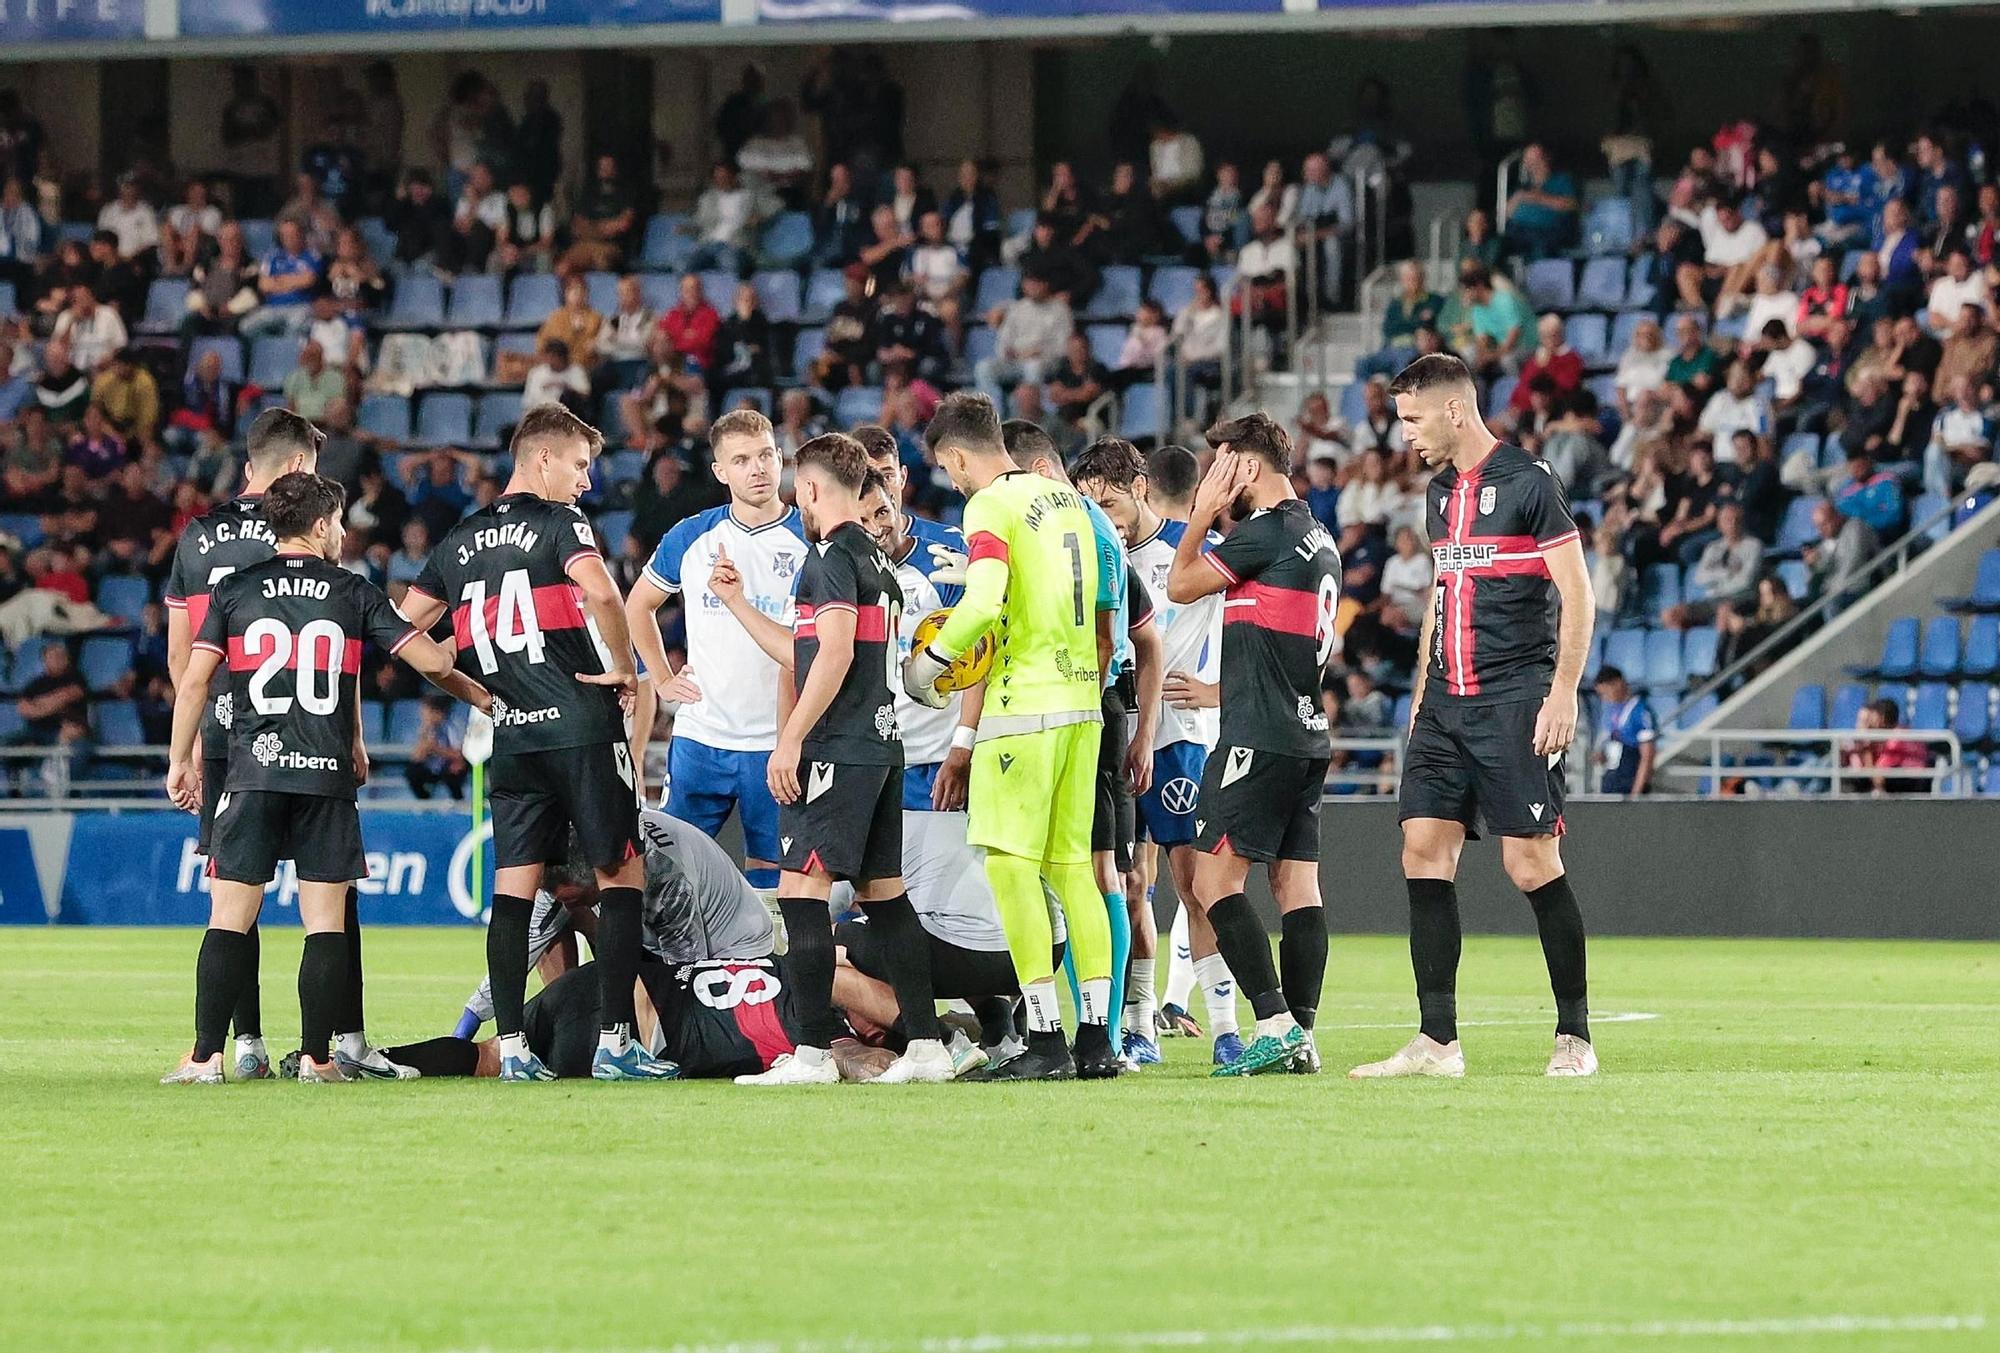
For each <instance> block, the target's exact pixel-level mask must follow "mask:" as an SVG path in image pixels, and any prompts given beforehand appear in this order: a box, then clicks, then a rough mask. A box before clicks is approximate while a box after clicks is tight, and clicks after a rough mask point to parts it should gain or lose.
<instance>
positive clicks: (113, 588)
mask: <svg viewBox="0 0 2000 1353" xmlns="http://www.w3.org/2000/svg"><path fill="white" fill-rule="evenodd" d="M152 599H153V585H152V584H151V583H149V582H147V581H146V580H145V579H144V578H134V577H130V576H128V575H126V574H122V573H117V574H113V575H112V576H110V577H108V578H106V579H105V580H104V581H103V582H101V583H99V584H98V585H97V609H98V610H100V611H103V612H104V613H105V614H106V615H115V616H117V617H118V618H119V619H121V620H128V621H130V622H132V623H133V624H135V625H136V624H138V623H139V617H140V615H141V614H143V613H144V611H145V609H146V603H147V602H149V601H151V600H152Z"/></svg>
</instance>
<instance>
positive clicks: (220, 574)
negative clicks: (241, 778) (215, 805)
mask: <svg viewBox="0 0 2000 1353" xmlns="http://www.w3.org/2000/svg"><path fill="white" fill-rule="evenodd" d="M262 502H263V500H262V498H261V497H258V496H255V495H250V494H246V495H244V496H243V497H241V498H237V499H233V500H232V501H230V502H227V503H220V504H218V505H216V506H215V507H213V508H211V509H209V511H208V512H207V513H205V514H203V515H202V516H200V517H197V518H195V519H194V520H193V521H191V522H189V523H188V524H187V527H186V529H185V530H183V531H182V532H181V538H180V542H179V543H178V544H176V545H175V546H174V562H173V566H172V568H171V569H170V570H169V572H168V574H167V605H168V606H169V607H171V608H172V609H174V610H177V611H186V612H187V618H188V633H189V634H191V635H192V634H199V633H201V624H202V621H203V620H205V619H207V618H208V597H209V593H210V592H212V591H213V590H214V588H215V585H216V584H217V583H218V582H220V581H222V579H224V578H226V577H228V576H229V575H230V574H232V573H234V572H236V570H238V569H240V568H248V567H249V566H250V565H252V564H261V563H263V562H264V561H265V560H266V559H269V558H270V557H271V556H272V555H274V554H276V553H277V552H278V538H277V537H276V536H274V535H272V534H271V528H270V527H269V526H267V525H265V523H264V515H263V511H262V507H261V504H262ZM216 691H217V694H216V698H215V699H214V700H211V701H209V704H208V708H207V709H206V710H204V711H202V716H201V754H202V756H203V757H204V758H206V759H208V760H210V761H220V760H221V759H222V758H223V757H225V756H227V755H228V754H229V725H228V722H227V720H228V715H229V704H228V687H227V685H226V684H225V683H223V682H220V681H218V682H217V683H216Z"/></svg>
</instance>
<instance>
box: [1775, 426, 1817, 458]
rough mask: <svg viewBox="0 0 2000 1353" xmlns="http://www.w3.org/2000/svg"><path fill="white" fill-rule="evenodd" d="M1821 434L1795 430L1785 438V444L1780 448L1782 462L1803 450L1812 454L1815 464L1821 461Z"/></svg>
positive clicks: (1779, 454) (1779, 455)
mask: <svg viewBox="0 0 2000 1353" xmlns="http://www.w3.org/2000/svg"><path fill="white" fill-rule="evenodd" d="M1819 447H1820V435H1819V434H1818V433H1817V432H1794V433H1793V434H1792V435H1791V436H1789V437H1787V438H1785V444H1784V445H1783V446H1781V447H1779V448H1778V461H1779V463H1780V464H1782V463H1784V462H1785V461H1788V460H1790V459H1791V458H1792V457H1793V456H1795V455H1797V454H1798V453H1799V452H1801V451H1803V452H1805V453H1806V454H1807V455H1809V456H1811V457H1812V459H1813V462H1814V464H1817V463H1818V462H1819Z"/></svg>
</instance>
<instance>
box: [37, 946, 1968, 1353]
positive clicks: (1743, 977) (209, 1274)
mask: <svg viewBox="0 0 2000 1353" xmlns="http://www.w3.org/2000/svg"><path fill="white" fill-rule="evenodd" d="M5 935H6V937H5V939H4V941H0V946H4V947H0V953H4V954H5V956H6V959H7V962H6V964H5V968H4V970H0V973H4V975H0V1161H4V1162H5V1190H6V1197H5V1199H4V1201H0V1274H4V1291H5V1293H6V1295H5V1296H4V1298H0V1347H10V1348H21V1349H31V1348H33V1349H85V1348H92V1349H94V1348H118V1349H136V1348H145V1349H156V1348H160V1349H165V1348H218V1349H252V1348H258V1349H261V1348H312V1349H432V1348H459V1349H481V1348H486V1349H558V1348H587V1349H648V1348H653V1349H658V1348H675V1347H679V1348H683V1349H703V1350H720V1349H725V1348H728V1349H739V1350H744V1351H745V1353H749V1351H750V1350H763V1351H765V1353H788V1351H792V1350H824V1351H825V1353H892V1351H894V1350H906V1349H908V1350H923V1349H933V1350H940V1351H942V1350H961V1351H962V1353H1007V1351H1008V1350H1017V1349H1018V1350H1039V1349H1094V1348H1106V1349H1152V1348H1161V1349H1176V1348H1203V1347H1226V1348H1240V1349H1261V1348H1298V1349H1305V1348H1333V1347H1349V1346H1353V1347H1371V1346H1385V1347H1386V1346H1394V1345H1401V1344H1418V1343H1438V1344H1445V1345H1449V1346H1451V1347H1454V1348H1466V1349H1481V1348H1505V1349H1529V1348H1533V1349H1563V1350H1570V1349H1576V1350H1583V1349H1617V1348H1684V1349H1695V1348H1710V1347H1716V1348H1743V1349H1762V1348H1778V1349H1794V1348H1798V1349H1804V1348H1843V1349H1845V1348H1852V1349H1868V1350H1876V1349H1905V1348H1931V1347H1940V1348H1966V1349H1971V1348H1990V1347H1995V1346H1996V1345H2000V1296H1996V1293H2000V1286H1996V1275H2000V1172H1996V1161H2000V1037H1996V1036H2000V946H1981V945H1969V944H1944V943H1853V942H1772V941H1669V940H1600V941H1597V942H1595V943H1594V944H1593V946H1592V950H1591V985H1592V995H1593V1003H1594V1005H1595V1007H1596V1011H1595V1025H1594V1033H1595V1037H1596V1042H1597V1046H1598V1049H1599V1052H1600V1054H1601V1056H1602V1058H1603V1063H1604V1074H1603V1075H1602V1076H1601V1077H1600V1078H1598V1079H1597V1080H1594V1081H1576V1082H1560V1081H1548V1080H1545V1079H1543V1078H1542V1076H1541V1074H1540V1073H1541V1069H1542V1065H1543V1063H1544V1061H1545V1060H1546V1058H1547V1055H1548V1048H1549V1026H1550V1024H1551V1021H1552V1014H1551V1010H1550V1003H1549V998H1548V993H1547V989H1546V986H1545V985H1544V976H1543V972H1542V965H1541V955H1540V951H1539V949H1538V948H1537V947H1536V946H1535V944H1534V942H1533V941H1532V940H1531V939H1528V940H1524V939H1490V938H1489V939H1472V940H1469V941H1468V943H1467V946H1466V958H1465V966H1464V973H1463V977H1462V979H1461V988H1462V992H1461V1019H1462V1020H1463V1021H1464V1036H1465V1040H1466V1049H1467V1056H1468V1059H1469V1061H1470V1064H1471V1074H1470V1076H1469V1077H1468V1078H1467V1079H1466V1080H1465V1081H1463V1082H1459V1083H1448V1082H1394V1083H1372V1084H1357V1083H1353V1082H1349V1081H1347V1080H1346V1079H1344V1078H1343V1077H1342V1076H1341V1075H1340V1074H1339V1073H1340V1072H1342V1071H1344V1070H1345V1068H1346V1067H1348V1066H1349V1065H1351V1064H1353V1063H1354V1062H1357V1061H1361V1060H1366V1059H1370V1058H1374V1057H1379V1056H1383V1055H1386V1054H1387V1053H1388V1052H1390V1051H1392V1050H1393V1049H1394V1048H1395V1047H1397V1046H1399V1045H1400V1043H1401V1042H1402V1041H1403V1039H1404V1038H1405V1037H1406V1035H1407V1031H1408V1026H1409V1023H1410V1019H1411V1012H1410V1006H1411V1004H1412V1002H1411V998H1410V997H1409V995H1408V966H1407V957H1406V953H1405V950H1404V946H1403V944H1402V942H1401V941H1400V940H1398V939H1392V938H1382V937H1369V938H1341V937H1336V938H1335V941H1334V946H1333V954H1332V960H1331V963H1330V965H1329V968H1328V973H1327V995H1326V1001H1325V1004H1324V1006H1323V1007H1322V1009H1321V1012H1320V1035H1319V1043H1320V1048H1321V1052H1322V1055H1323V1056H1324V1059H1325V1062H1326V1066H1327V1071H1328V1074H1326V1075H1324V1076H1321V1077H1318V1078H1308V1077H1293V1076H1271V1077H1264V1078H1259V1079H1254V1080H1248V1081H1216V1082H1211V1081H1209V1080H1208V1079H1207V1070H1208V1068H1207V1066H1206V1064H1205V1063H1206V1054H1207V1044H1206V1042H1205V1041H1203V1042H1199V1043H1197V1042H1190V1041H1186V1040H1176V1041H1172V1042H1169V1043H1167V1044H1166V1045H1165V1047H1166V1050H1167V1053H1168V1063H1167V1065H1165V1066H1163V1067H1157V1068H1152V1069H1149V1070H1147V1071H1146V1072H1144V1073H1143V1074H1140V1075H1136V1076H1128V1077H1126V1078H1124V1079H1122V1080H1120V1081H1118V1082H1115V1083H1111V1084H1071V1085H1025V1086H976V1085H967V1086H902V1087H873V1088H871V1087H867V1086H840V1087H826V1088H823V1089H822V1088H817V1087H816V1088H813V1089H807V1090H796V1089H795V1090H787V1091H778V1090H773V1091H763V1092H758V1091H751V1090H739V1089H736V1088H735V1087H733V1086H729V1085H723V1084H704V1083H687V1084H668V1085H597V1084H592V1083H581V1084H575V1083H560V1084H554V1085H500V1084H498V1083H495V1082H478V1083H472V1082H456V1083H453V1082H444V1081H421V1082H416V1083H406V1084H375V1083H369V1084H360V1085H352V1086H324V1087H315V1086H300V1085H295V1084H290V1083H283V1082H280V1083H260V1084H249V1085H236V1084H232V1085H228V1086H224V1087H220V1088H206V1087H173V1088H167V1087H162V1086H159V1085H156V1084H154V1080H155V1078H156V1077H157V1076H158V1075H159V1074H160V1073H161V1072H162V1071H164V1070H166V1069H167V1068H168V1066H169V1065H170V1064H171V1063H172V1062H173V1060H174V1058H175V1057H176V1056H177V1055H178V1054H179V1053H180V1052H181V1051H182V1050H183V1046H184V1043H185V1040H186V1038H187V1032H188V1026H189V1023H190V1019H191V1013H190V1012H191V1007H192V975H191V970H192V965H193V958H194V952H195V947H196V944H197V942H198V933H197V932H196V931H194V930H192V929H189V930H179V931H135V930H124V931H119V930H95V931H93V930H71V929H52V930H40V931H35V930H29V931H23V930H14V929H10V930H8V931H7V932H5ZM297 947H298V932H297V931H296V930H271V931H267V932H266V936H265V943H264V964H263V978H264V1008H265V1017H266V1028H267V1031H268V1033H269V1034H270V1035H271V1042H272V1045H273V1052H274V1054H275V1053H277V1052H282V1051H284V1050H285V1049H287V1048H289V1047H290V1046H291V1045H292V1038H291V1035H292V1033H293V1031H295V1030H296V1028H297V1024H296V1005H295V1001H294V997H293V977H292V974H293V971H294V965H295V960H296V956H297ZM367 954H368V964H369V986H368V998H369V1012H370V1026H371V1028H370V1031H371V1033H372V1034H373V1035H374V1036H375V1037H376V1038H377V1039H378V1040H379V1041H383V1042H389V1041H399V1040H406V1039H413V1038H418V1037H426V1036H430V1035H434V1034H438V1033H442V1032H446V1031H448V1030H449V1027H450V1025H451V1023H452V1020H453V1018H454V1017H455V1015H456V1014H457V1012H458V1009H459V1005H460V1003H461V1001H462V999H463V998H464V996H465V995H466V992H467V991H468V990H469V988H470V987H471V985H472V984H473V982H474V981H475V980H476V979H477V977H478V975H479V970H480V964H481V961H482V960H481V951H480V947H479V940H478V935H477V932H475V931H472V930H470V929H460V930H449V931H445V930H395V929H388V928H382V929H377V930H374V931H372V932H370V934H369V936H368V940H367Z"/></svg>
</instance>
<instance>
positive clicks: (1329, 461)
mask: <svg viewBox="0 0 2000 1353" xmlns="http://www.w3.org/2000/svg"><path fill="white" fill-rule="evenodd" d="M1315 399H1317V400H1319V401H1320V403H1321V405H1322V406H1324V404H1325V402H1326V400H1325V397H1324V396H1323V395H1310V396H1308V397H1307V402H1308V403H1310V402H1311V401H1312V400H1315ZM1310 416H1311V415H1310V414H1308V413H1307V412H1305V411H1303V410H1301V412H1300V414H1299V421H1300V422H1301V424H1303V423H1304V422H1305V421H1306V420H1307V419H1308V418H1309V417H1310ZM1294 444H1295V445H1301V447H1302V450H1303V452H1304V455H1305V461H1306V467H1305V476H1304V478H1305V486H1306V487H1305V493H1304V494H1303V495H1301V496H1302V497H1304V499H1305V501H1306V509H1307V510H1308V511H1309V512H1311V513H1312V515H1313V520H1315V521H1317V522H1318V523H1319V524H1320V525H1321V526H1324V527H1325V528H1326V529H1327V530H1329V531H1336V532H1337V531H1339V530H1340V456H1339V452H1340V451H1341V450H1342V449H1344V448H1340V447H1338V446H1336V445H1335V444H1334V443H1332V442H1326V441H1314V442H1309V443H1303V444H1301V443H1297V442H1295V443H1294ZM1297 480H1298V476H1297V475H1294V476H1293V482H1294V491H1296V487H1297Z"/></svg>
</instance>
